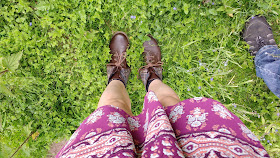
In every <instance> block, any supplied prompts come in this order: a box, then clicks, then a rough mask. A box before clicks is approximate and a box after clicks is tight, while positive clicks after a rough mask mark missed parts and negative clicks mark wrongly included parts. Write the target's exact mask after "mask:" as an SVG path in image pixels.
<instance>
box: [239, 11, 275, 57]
mask: <svg viewBox="0 0 280 158" xmlns="http://www.w3.org/2000/svg"><path fill="white" fill-rule="evenodd" d="M243 38H244V40H245V41H246V42H247V43H248V44H249V45H250V49H249V51H250V53H251V55H254V56H255V55H256V54H257V52H258V51H259V50H260V49H261V48H262V47H263V46H265V45H276V43H275V40H274V38H273V34H272V29H271V27H270V26H269V24H268V23H267V21H266V19H265V17H263V16H253V17H252V18H251V19H250V20H249V21H248V22H247V23H246V26H245V29H244V31H243Z"/></svg>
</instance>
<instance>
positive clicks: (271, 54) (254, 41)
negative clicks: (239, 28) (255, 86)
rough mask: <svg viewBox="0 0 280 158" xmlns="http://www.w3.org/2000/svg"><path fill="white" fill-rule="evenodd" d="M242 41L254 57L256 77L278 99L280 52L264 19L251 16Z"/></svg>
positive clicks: (279, 89)
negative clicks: (246, 44) (261, 80)
mask: <svg viewBox="0 0 280 158" xmlns="http://www.w3.org/2000/svg"><path fill="white" fill-rule="evenodd" d="M243 38H244V40H245V41H246V42H247V43H248V44H249V45H250V49H249V51H250V53H251V55H254V56H256V58H255V66H256V72H257V76H258V77H260V78H262V79H263V80H264V82H265V83H266V85H267V87H268V88H269V89H270V90H271V91H272V92H273V93H274V94H275V95H276V96H277V97H279V98H280V88H279V85H280V50H279V49H278V47H277V44H276V42H275V40H274V37H273V33H272V29H271V27H270V25H269V24H268V22H267V21H266V18H265V17H263V16H253V17H252V18H250V20H249V21H248V22H247V23H246V26H245V29H244V32H243Z"/></svg>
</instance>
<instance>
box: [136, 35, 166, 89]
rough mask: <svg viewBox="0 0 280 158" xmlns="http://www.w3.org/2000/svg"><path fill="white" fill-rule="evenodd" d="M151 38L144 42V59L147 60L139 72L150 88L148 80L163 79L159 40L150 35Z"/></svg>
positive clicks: (144, 82)
mask: <svg viewBox="0 0 280 158" xmlns="http://www.w3.org/2000/svg"><path fill="white" fill-rule="evenodd" d="M148 36H149V37H150V38H151V40H150V41H146V42H144V44H143V46H144V52H143V55H144V59H145V61H146V64H147V65H145V66H143V67H141V68H140V69H139V70H138V72H139V75H140V77H141V80H142V82H143V84H144V85H145V87H146V90H147V89H148V87H147V83H148V81H151V80H155V79H159V80H162V64H163V63H162V62H161V52H160V48H159V46H158V43H157V41H156V40H155V39H154V38H153V37H152V36H151V35H148Z"/></svg>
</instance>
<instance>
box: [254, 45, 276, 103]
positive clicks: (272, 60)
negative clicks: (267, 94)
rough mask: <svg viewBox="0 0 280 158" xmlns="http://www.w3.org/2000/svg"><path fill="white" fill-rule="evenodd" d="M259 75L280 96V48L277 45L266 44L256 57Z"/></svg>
mask: <svg viewBox="0 0 280 158" xmlns="http://www.w3.org/2000/svg"><path fill="white" fill-rule="evenodd" d="M255 66H256V73H257V76H258V77H260V78H262V79H263V80H264V82H265V83H266V85H267V87H268V88H269V89H270V90H271V92H273V93H274V94H275V95H276V96H277V97H278V98H280V87H279V85H280V50H279V49H278V48H277V46H271V45H269V46H264V47H263V48H262V49H260V51H259V52H258V53H257V55H256V58H255Z"/></svg>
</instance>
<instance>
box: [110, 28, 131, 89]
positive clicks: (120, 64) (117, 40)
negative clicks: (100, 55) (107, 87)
mask: <svg viewBox="0 0 280 158" xmlns="http://www.w3.org/2000/svg"><path fill="white" fill-rule="evenodd" d="M109 47H110V50H111V51H110V54H112V58H111V61H110V63H109V64H107V77H108V84H109V83H110V82H111V81H112V80H116V79H117V80H121V81H122V82H123V83H124V85H125V86H126V84H127V81H128V78H129V74H130V72H131V69H130V67H129V66H128V65H127V62H126V50H127V49H128V47H129V41H128V37H127V35H126V34H125V33H124V32H116V33H115V34H114V35H113V37H112V39H111V42H110V46H109Z"/></svg>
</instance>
